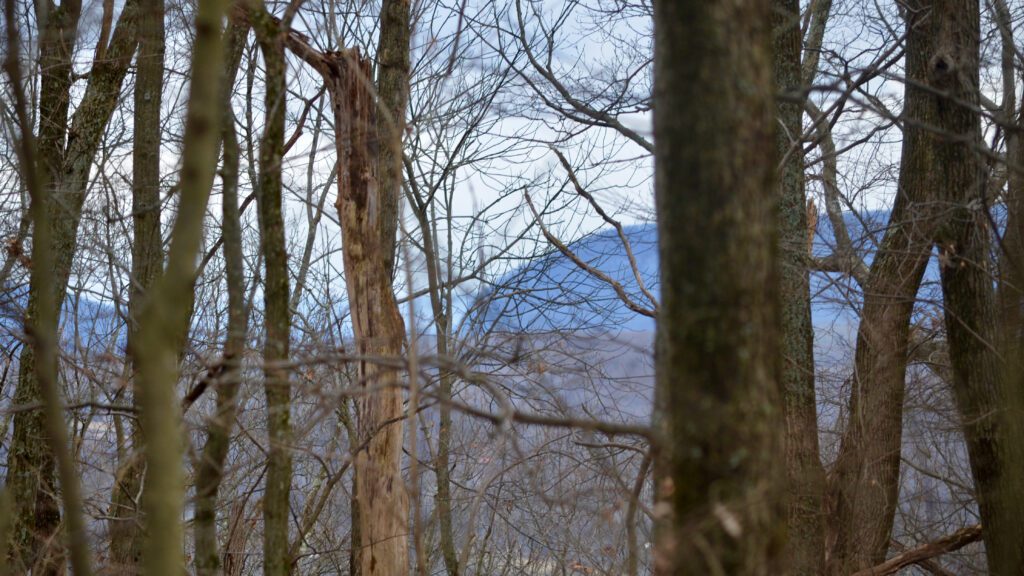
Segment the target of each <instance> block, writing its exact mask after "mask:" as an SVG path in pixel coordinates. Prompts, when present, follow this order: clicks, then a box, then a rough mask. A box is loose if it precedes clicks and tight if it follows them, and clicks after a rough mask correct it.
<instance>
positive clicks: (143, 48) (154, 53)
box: [109, 0, 164, 573]
mask: <svg viewBox="0 0 1024 576" xmlns="http://www.w3.org/2000/svg"><path fill="white" fill-rule="evenodd" d="M139 8H140V15H139V24H138V31H139V40H138V42H139V55H138V59H137V66H136V68H137V72H136V76H135V118H134V128H133V131H132V133H133V140H132V143H133V148H132V222H133V225H134V226H133V228H134V237H133V239H132V268H131V277H130V282H131V285H130V287H129V291H128V293H129V299H128V349H129V350H131V349H132V347H133V341H134V340H135V337H136V334H137V333H138V316H139V311H140V310H141V309H142V301H143V299H144V298H145V297H146V293H147V292H148V291H149V288H150V287H151V286H152V285H153V282H155V281H156V279H157V277H159V275H160V272H161V271H162V270H163V263H164V251H163V240H162V237H161V235H160V135H161V130H160V127H161V125H160V108H161V101H162V98H163V96H162V95H163V80H164V3H163V0H140V3H139ZM128 362H129V364H130V365H132V366H131V367H130V368H129V370H128V373H129V374H131V373H132V372H134V363H133V362H132V359H131V358H130V357H129V358H128ZM132 400H133V404H136V405H137V404H138V402H137V400H136V398H135V397H134V395H133V397H132ZM131 431H132V449H131V450H130V451H126V452H124V453H123V457H124V460H123V461H122V462H119V469H118V473H117V477H116V479H115V483H114V488H113V494H112V498H111V500H112V505H111V511H110V516H111V520H110V521H109V526H110V555H111V562H113V563H114V564H115V565H117V566H121V567H123V568H124V569H125V570H126V571H127V572H129V573H136V572H137V571H138V563H139V560H140V559H141V554H142V538H141V537H140V534H139V530H138V525H139V520H140V518H139V517H138V498H139V493H140V490H141V487H142V472H143V471H142V458H141V450H140V449H141V447H142V444H143V438H142V436H141V434H140V433H139V429H138V425H137V424H136V421H135V420H132V425H131Z"/></svg>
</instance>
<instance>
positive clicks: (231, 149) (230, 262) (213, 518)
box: [193, 24, 249, 576]
mask: <svg viewBox="0 0 1024 576" xmlns="http://www.w3.org/2000/svg"><path fill="white" fill-rule="evenodd" d="M247 33H248V26H242V25H237V24H234V25H232V26H231V27H230V31H229V33H228V35H229V39H228V45H227V47H226V56H227V61H228V63H229V64H228V72H227V74H225V79H224V82H223V84H222V86H221V89H222V93H221V110H222V114H223V118H222V121H221V122H222V124H221V137H222V139H223V142H224V165H223V167H222V169H221V180H222V181H223V199H222V200H223V211H222V218H223V221H222V234H223V238H224V246H223V250H224V269H225V272H226V276H227V291H228V327H227V337H226V339H225V341H224V360H223V362H224V366H223V371H222V372H221V373H220V375H219V380H220V384H219V385H218V387H217V401H216V407H215V409H214V414H213V416H212V417H211V418H210V421H209V423H208V424H207V433H206V443H205V444H204V445H203V450H202V455H201V456H200V458H199V463H198V464H197V470H196V512H195V519H194V520H193V533H194V535H193V540H194V541H195V548H196V553H195V569H196V574H197V575H198V576H216V575H217V574H220V573H221V572H220V570H221V559H220V549H219V547H218V545H217V495H218V492H219V490H220V485H221V481H222V480H223V478H224V463H225V461H226V460H227V455H228V449H229V448H230V445H231V429H232V426H233V425H234V421H235V412H236V410H237V405H238V402H237V396H238V387H239V384H240V383H241V371H242V361H243V360H244V358H245V341H246V335H247V333H248V329H249V322H248V310H247V307H246V303H245V276H244V268H245V261H244V258H243V255H242V221H241V214H240V212H239V208H238V177H239V160H240V157H241V150H240V147H239V144H238V135H237V134H236V133H235V125H234V116H233V113H232V108H231V93H232V86H233V85H234V80H235V74H236V72H237V71H238V64H239V61H240V60H241V57H242V51H243V49H244V48H245V37H246V35H247Z"/></svg>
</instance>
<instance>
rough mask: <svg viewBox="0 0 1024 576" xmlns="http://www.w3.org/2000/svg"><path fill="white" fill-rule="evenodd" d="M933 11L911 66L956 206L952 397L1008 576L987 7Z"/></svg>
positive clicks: (1011, 458) (989, 531)
mask: <svg viewBox="0 0 1024 576" xmlns="http://www.w3.org/2000/svg"><path fill="white" fill-rule="evenodd" d="M927 4H928V5H927V6H925V7H926V8H928V9H930V10H929V12H930V13H931V16H930V18H928V19H927V20H922V22H921V23H920V25H919V26H918V27H917V30H918V32H917V33H918V34H920V36H919V37H918V36H911V37H910V39H908V42H909V41H910V40H911V39H913V40H916V42H915V43H914V44H910V45H909V46H911V47H913V49H914V51H913V53H910V54H909V56H908V57H913V58H916V59H919V60H920V62H919V65H920V66H922V67H923V66H925V65H927V83H926V87H927V88H929V89H930V90H931V92H930V94H931V95H930V96H929V99H930V103H931V108H930V109H929V114H928V115H927V116H926V117H925V122H926V124H927V127H928V129H930V130H932V131H933V132H934V133H935V136H933V137H932V138H930V139H928V140H927V144H928V145H929V148H928V151H927V153H928V154H930V155H931V156H932V158H933V159H934V164H933V169H932V170H931V171H930V172H928V175H929V176H930V177H931V178H932V179H933V180H932V186H933V187H934V188H935V189H936V190H937V192H938V193H939V194H940V199H941V201H942V202H943V203H945V204H947V205H948V206H949V209H948V210H949V217H948V219H947V220H946V221H945V223H944V224H943V226H942V227H941V228H940V229H939V230H938V234H937V236H936V244H937V247H938V250H939V262H940V272H941V276H942V294H943V300H944V303H945V321H946V332H947V335H948V339H949V357H950V363H951V364H952V367H953V393H954V398H955V399H956V404H957V408H958V410H959V412H960V419H961V421H962V423H963V430H964V436H965V438H966V440H967V450H968V455H969V457H970V463H971V472H972V475H973V477H974V485H975V491H976V495H977V499H978V509H979V511H980V513H981V523H982V526H983V528H984V530H983V534H982V536H983V538H984V540H985V549H986V550H987V552H988V564H989V571H990V573H991V574H994V575H997V576H1009V575H1012V574H1020V573H1021V570H1024V523H1022V522H1021V518H1024V495H1022V494H1021V493H1020V482H1021V479H1022V478H1024V467H1022V463H1024V460H1022V458H1021V456H1022V454H1024V452H1022V448H1021V446H1020V432H1021V427H1020V424H1019V422H1018V421H1017V420H1018V419H1019V414H1020V411H1019V410H1020V409H1021V408H1022V407H1024V406H1022V403H1021V401H1020V400H1021V393H1022V392H1021V389H1020V387H1019V383H1020V378H1021V377H1020V375H1019V374H1018V373H1015V371H1014V370H1008V371H1007V370H1005V369H1004V368H1005V367H1004V365H1003V363H1002V361H1001V359H1000V357H999V354H998V352H997V348H996V347H997V346H998V343H999V329H998V323H997V320H996V300H995V292H994V287H993V281H992V279H993V271H992V270H991V269H990V268H991V267H990V266H989V261H990V259H989V255H990V253H991V252H990V249H991V246H990V242H989V238H990V234H991V230H990V228H989V226H988V216H987V215H986V212H985V202H986V185H987V180H986V176H987V175H986V173H985V164H984V162H983V161H982V158H981V156H980V152H979V151H980V150H981V148H982V145H983V144H982V140H981V117H980V114H979V112H978V110H979V100H980V91H979V85H980V82H979V67H978V66H979V65H978V59H979V50H980V42H981V24H980V6H979V5H978V0H941V1H934V2H930V3H927ZM1014 152H1016V150H1014ZM1015 365H1016V366H1019V364H1018V363H1017V361H1016V360H1014V361H1012V362H1010V364H1009V366H1011V367H1012V366H1015ZM1007 374H1009V376H1010V377H1009V378H1008V379H1007V381H1006V382H1005V384H1004V377H1005V376H1006V375H1007Z"/></svg>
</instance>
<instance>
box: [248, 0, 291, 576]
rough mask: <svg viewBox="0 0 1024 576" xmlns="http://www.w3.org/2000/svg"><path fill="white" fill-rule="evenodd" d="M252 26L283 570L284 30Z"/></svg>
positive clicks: (273, 543)
mask: <svg viewBox="0 0 1024 576" xmlns="http://www.w3.org/2000/svg"><path fill="white" fill-rule="evenodd" d="M257 15H258V16H257V18H256V19H255V20H254V21H253V29H254V30H255V31H256V37H257V39H258V40H259V43H260V49H261V52H262V54H263V61H264V63H265V65H266V75H265V78H266V92H265V94H264V111H265V112H264V114H265V120H264V129H263V136H262V137H261V139H260V175H259V187H258V188H257V194H256V201H257V206H258V208H259V226H260V250H261V251H262V253H263V263H264V267H265V269H266V274H265V279H264V288H263V307H264V318H265V330H266V341H265V342H264V346H263V364H264V365H263V377H264V390H265V392H266V396H267V432H268V435H269V436H270V442H269V447H270V449H269V451H268V454H267V479H266V492H265V494H264V497H263V570H264V573H265V574H268V575H273V576H282V575H285V574H288V573H289V572H290V570H291V565H292V563H291V559H290V558H288V554H287V550H288V544H289V539H288V520H289V515H288V510H289V506H288V504H289V501H288V494H289V492H290V489H291V471H292V461H291V453H290V452H289V450H290V446H289V445H290V442H291V425H290V423H289V411H290V406H289V403H290V398H291V386H290V385H289V382H288V370H287V368H285V367H284V366H283V364H284V363H285V362H287V361H288V341H289V326H290V322H291V320H290V314H289V309H288V298H289V295H290V290H289V288H288V254H287V252H286V250H285V238H284V217H283V214H282V212H281V208H282V207H281V159H282V156H283V154H284V119H285V111H286V103H285V95H286V82H287V78H286V68H285V58H284V40H285V32H286V31H285V30H284V29H283V28H282V25H281V24H280V23H279V22H277V21H276V20H273V19H271V18H270V14H269V13H268V12H266V11H265V10H263V11H258V12H257Z"/></svg>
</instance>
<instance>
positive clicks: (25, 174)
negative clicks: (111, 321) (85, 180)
mask: <svg viewBox="0 0 1024 576" xmlns="http://www.w3.org/2000/svg"><path fill="white" fill-rule="evenodd" d="M4 16H5V19H6V21H7V26H6V32H7V34H6V36H7V37H6V40H7V55H6V58H5V59H4V68H5V70H6V72H7V77H8V79H9V80H10V86H11V88H10V93H12V95H13V98H12V100H13V101H14V102H13V108H14V110H13V111H14V116H15V121H16V125H17V131H18V134H17V135H16V136H15V138H14V139H15V141H16V148H15V149H16V154H17V158H18V166H19V169H20V172H21V178H22V182H23V183H24V185H25V188H26V189H27V190H28V193H29V202H30V206H29V211H30V215H31V220H32V227H33V242H32V266H33V269H34V271H33V274H32V281H33V282H38V283H39V285H41V286H43V287H46V286H49V285H52V284H53V283H54V275H53V246H52V244H51V241H50V240H51V239H50V231H51V226H50V218H49V215H48V214H47V208H48V200H49V199H48V197H47V196H48V194H49V190H50V189H49V188H48V187H47V185H46V181H45V178H46V172H45V167H44V166H41V165H40V164H41V163H40V162H39V158H38V156H37V153H36V141H35V136H34V134H33V133H32V132H33V126H32V120H31V116H30V114H29V108H30V107H31V105H30V104H29V99H28V97H27V96H26V95H25V91H24V86H25V82H24V81H23V79H22V73H21V58H20V50H19V48H20V43H21V39H20V34H19V31H18V26H17V16H16V12H15V5H14V1H13V0H7V1H6V2H4ZM55 300H56V294H54V292H53V291H52V290H49V289H46V288H44V289H42V290H38V291H37V301H36V304H37V306H36V309H35V311H34V312H35V314H34V315H32V316H27V317H26V318H25V334H26V336H27V337H28V342H27V343H26V346H29V347H31V348H32V349H33V351H34V353H35V359H36V362H35V377H36V380H37V382H38V386H39V392H40V396H41V399H42V413H43V418H44V424H45V426H46V428H45V438H46V440H47V441H48V444H49V445H48V446H47V448H48V449H49V451H50V454H51V457H52V458H53V459H54V460H55V461H56V464H57V470H58V471H59V477H60V486H61V497H62V500H63V504H64V509H65V510H66V511H67V514H66V516H65V522H66V524H67V528H66V531H67V536H68V538H67V539H68V543H69V545H70V546H69V547H70V559H71V566H72V569H73V570H74V573H75V574H77V575H80V576H89V575H90V574H91V573H92V569H91V566H90V561H89V547H88V546H89V541H88V535H87V534H86V528H85V522H84V520H83V517H82V516H83V514H82V496H81V488H80V486H79V483H78V472H77V470H76V466H75V460H74V456H73V451H72V450H71V449H70V447H69V446H68V434H67V425H66V423H65V420H64V405H63V400H62V398H61V390H60V384H59V383H58V381H57V356H58V350H59V338H58V332H57V327H58V322H59V313H58V310H57V307H56V305H55V304H56V302H55ZM2 505H3V507H4V510H2V515H3V517H2V518H0V523H2V525H3V530H2V533H3V534H2V535H3V538H7V536H8V535H7V533H6V532H7V531H6V527H7V494H4V501H3V504H2ZM4 555H5V556H6V551H5V554H4ZM64 563H65V560H64V559H63V557H62V556H61V555H60V554H51V555H48V556H46V557H45V558H43V562H42V565H41V566H40V567H39V569H38V570H36V567H35V566H33V567H32V571H33V572H41V573H50V572H55V573H62V572H63V571H64ZM4 572H6V569H5V570H4Z"/></svg>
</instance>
